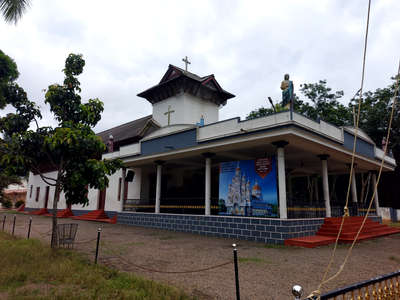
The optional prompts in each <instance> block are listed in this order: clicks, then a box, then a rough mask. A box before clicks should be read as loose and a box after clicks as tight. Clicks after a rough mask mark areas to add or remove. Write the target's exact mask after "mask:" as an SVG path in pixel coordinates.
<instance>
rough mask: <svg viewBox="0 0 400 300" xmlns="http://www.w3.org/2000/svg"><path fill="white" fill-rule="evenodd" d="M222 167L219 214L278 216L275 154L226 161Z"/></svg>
mask: <svg viewBox="0 0 400 300" xmlns="http://www.w3.org/2000/svg"><path fill="white" fill-rule="evenodd" d="M219 171H220V172H219V202H218V204H219V214H220V215H236V216H254V217H277V216H278V194H277V180H276V160H275V157H274V156H272V157H268V158H259V159H255V160H241V161H231V162H224V163H221V164H220V169H219Z"/></svg>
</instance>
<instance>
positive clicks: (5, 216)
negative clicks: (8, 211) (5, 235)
mask: <svg viewBox="0 0 400 300" xmlns="http://www.w3.org/2000/svg"><path fill="white" fill-rule="evenodd" d="M6 218H7V215H4V218H3V231H4V225H5V224H6Z"/></svg>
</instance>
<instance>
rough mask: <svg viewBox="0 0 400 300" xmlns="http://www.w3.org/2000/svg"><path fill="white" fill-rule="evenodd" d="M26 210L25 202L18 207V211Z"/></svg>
mask: <svg viewBox="0 0 400 300" xmlns="http://www.w3.org/2000/svg"><path fill="white" fill-rule="evenodd" d="M24 210H25V203H24V204H21V205H20V206H19V207H18V208H17V211H24Z"/></svg>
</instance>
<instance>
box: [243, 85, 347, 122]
mask: <svg viewBox="0 0 400 300" xmlns="http://www.w3.org/2000/svg"><path fill="white" fill-rule="evenodd" d="M331 90H332V89H331V88H330V87H328V86H327V83H326V80H320V81H319V82H317V83H305V84H301V85H300V92H301V94H302V95H304V96H305V97H306V100H307V101H310V103H309V102H307V101H303V100H301V99H300V98H299V97H297V96H295V100H294V111H296V112H298V113H300V114H302V115H304V116H306V117H308V118H310V119H314V120H319V119H322V120H324V121H326V122H329V123H332V124H334V125H336V126H343V125H348V124H351V120H352V116H351V111H350V110H349V108H348V107H346V106H344V105H343V104H341V103H340V102H339V101H338V99H340V98H341V97H342V96H343V91H336V92H334V93H332V92H331ZM273 113H274V110H273V109H271V108H265V107H261V108H259V109H258V110H254V111H252V112H250V114H249V115H248V116H247V117H246V119H254V118H257V117H261V116H266V115H269V114H273Z"/></svg>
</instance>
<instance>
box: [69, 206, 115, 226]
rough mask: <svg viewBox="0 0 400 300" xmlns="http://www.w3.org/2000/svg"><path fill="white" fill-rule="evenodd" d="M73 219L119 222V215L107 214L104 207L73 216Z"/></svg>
mask: <svg viewBox="0 0 400 300" xmlns="http://www.w3.org/2000/svg"><path fill="white" fill-rule="evenodd" d="M71 219H75V220H86V221H97V222H106V223H111V224H115V223H116V222H117V216H116V215H115V216H114V217H113V218H111V219H110V218H109V217H108V216H107V214H106V213H105V212H104V210H102V209H98V210H95V211H91V212H89V213H87V214H84V215H81V216H73V217H71Z"/></svg>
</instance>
